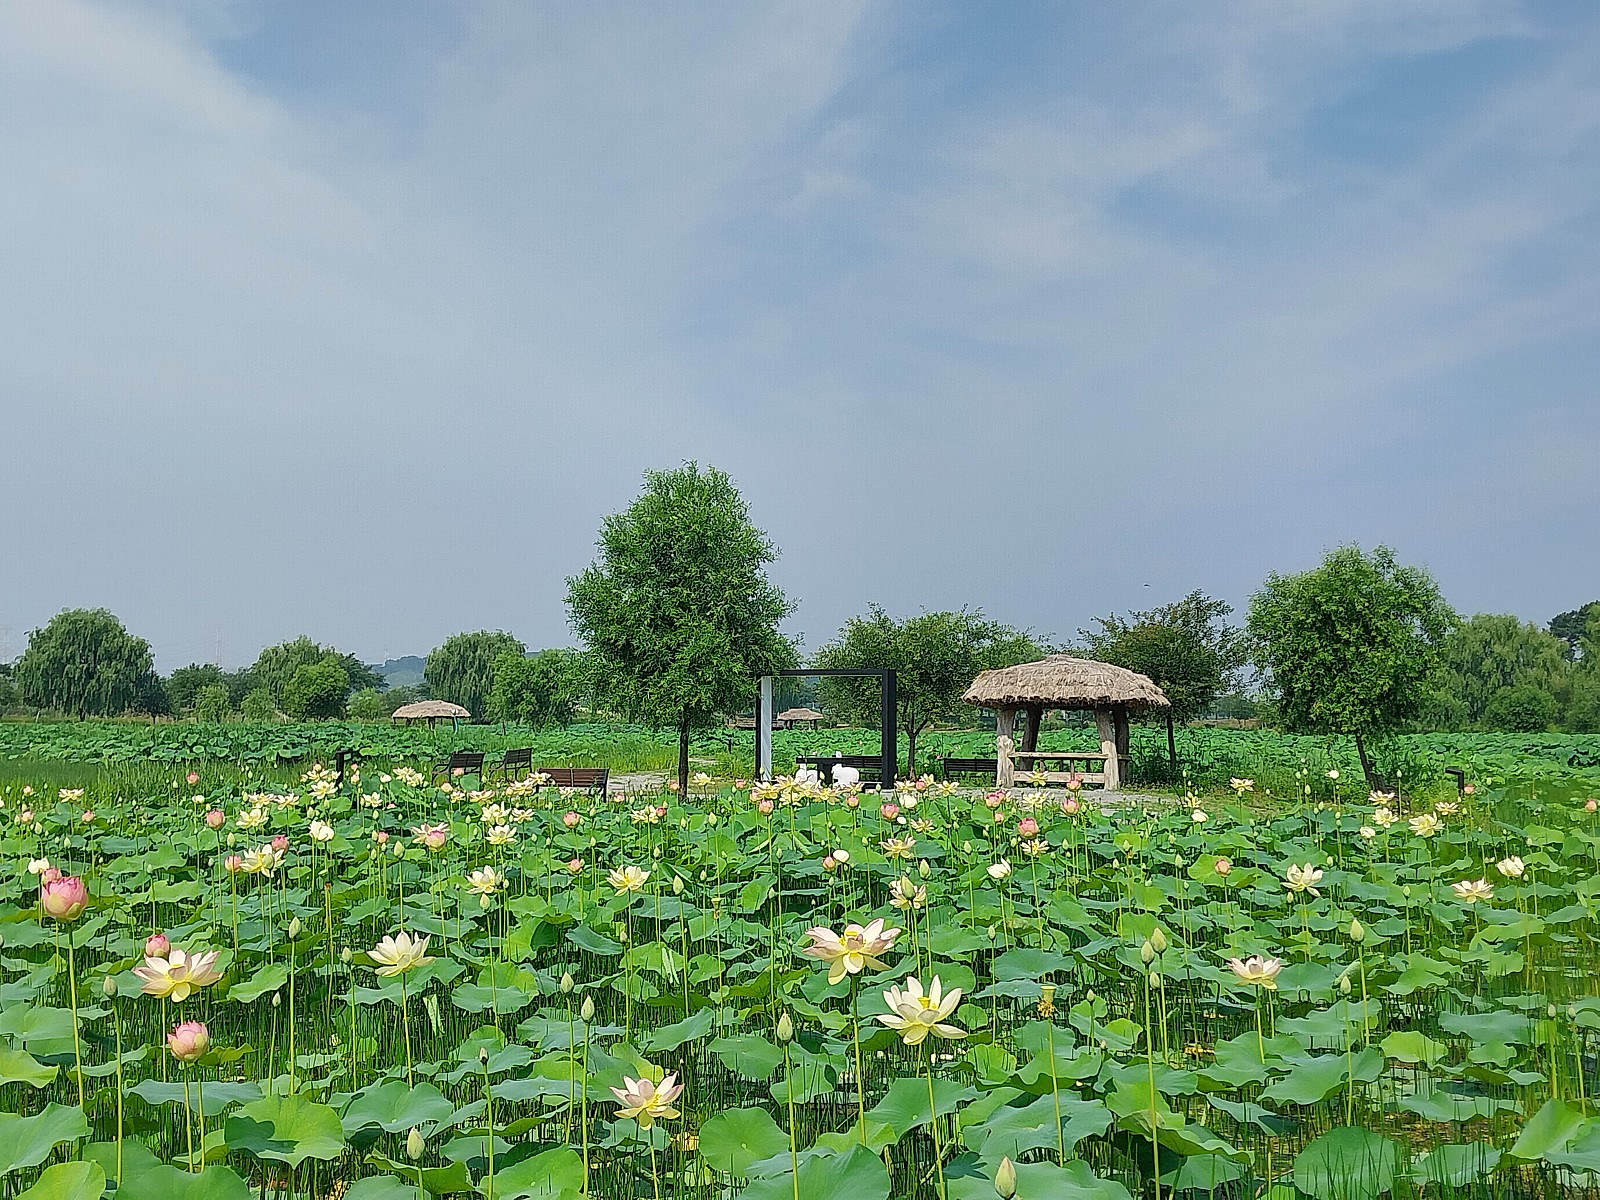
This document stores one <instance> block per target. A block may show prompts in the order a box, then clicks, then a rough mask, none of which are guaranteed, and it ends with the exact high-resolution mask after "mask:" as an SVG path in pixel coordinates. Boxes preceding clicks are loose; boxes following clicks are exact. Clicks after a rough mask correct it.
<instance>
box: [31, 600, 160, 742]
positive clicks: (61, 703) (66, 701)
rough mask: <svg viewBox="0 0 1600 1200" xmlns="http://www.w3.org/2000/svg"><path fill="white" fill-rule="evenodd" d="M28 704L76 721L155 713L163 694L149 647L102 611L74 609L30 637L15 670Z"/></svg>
mask: <svg viewBox="0 0 1600 1200" xmlns="http://www.w3.org/2000/svg"><path fill="white" fill-rule="evenodd" d="M15 676H16V685H17V692H18V694H19V695H20V696H21V698H22V701H23V703H24V704H31V705H33V706H34V707H36V708H49V709H55V710H57V711H59V712H64V713H70V714H72V715H73V716H75V717H108V716H116V715H117V714H119V713H124V712H128V711H129V710H131V709H136V708H145V709H148V708H149V707H150V697H151V696H153V695H154V694H155V693H156V692H158V691H159V685H158V683H157V681H156V676H155V660H154V656H153V655H152V654H151V653H150V643H149V642H147V641H145V640H144V639H143V638H142V637H135V636H134V635H133V634H131V633H129V632H128V631H127V629H126V628H124V627H123V624H122V622H121V621H119V620H117V618H116V617H115V616H113V615H112V614H111V613H110V612H108V611H107V610H106V609H103V608H69V609H66V610H65V611H63V612H59V613H57V614H56V615H55V616H53V617H51V618H50V620H49V622H48V623H47V624H46V625H45V626H44V628H42V629H35V630H33V631H32V632H31V633H29V634H28V648H27V650H25V651H24V652H23V655H22V658H21V659H19V660H18V662H17V665H16V671H15Z"/></svg>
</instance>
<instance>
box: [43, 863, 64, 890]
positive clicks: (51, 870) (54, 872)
mask: <svg viewBox="0 0 1600 1200" xmlns="http://www.w3.org/2000/svg"><path fill="white" fill-rule="evenodd" d="M60 878H61V868H60V867H46V868H45V869H44V870H43V871H42V872H41V873H40V875H39V887H40V888H41V889H42V888H43V887H44V885H45V884H47V883H54V882H55V881H56V880H58V879H60Z"/></svg>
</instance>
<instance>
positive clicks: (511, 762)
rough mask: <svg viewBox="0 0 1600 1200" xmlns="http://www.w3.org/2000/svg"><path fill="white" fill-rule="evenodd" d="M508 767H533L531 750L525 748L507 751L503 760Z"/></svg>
mask: <svg viewBox="0 0 1600 1200" xmlns="http://www.w3.org/2000/svg"><path fill="white" fill-rule="evenodd" d="M503 762H504V764H505V765H506V766H508V767H527V766H532V765H533V750H532V748H531V747H525V748H523V749H520V750H507V751H506V756H505V758H504V760H503Z"/></svg>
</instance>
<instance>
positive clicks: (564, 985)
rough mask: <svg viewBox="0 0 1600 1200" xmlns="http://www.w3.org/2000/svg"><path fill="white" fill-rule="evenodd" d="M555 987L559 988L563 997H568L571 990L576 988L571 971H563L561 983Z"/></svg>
mask: <svg viewBox="0 0 1600 1200" xmlns="http://www.w3.org/2000/svg"><path fill="white" fill-rule="evenodd" d="M557 986H558V987H560V989H561V994H562V995H563V996H570V995H571V994H572V989H573V988H574V987H576V986H577V980H575V979H573V978H572V972H571V971H563V972H561V982H560V983H559V984H558V985H557Z"/></svg>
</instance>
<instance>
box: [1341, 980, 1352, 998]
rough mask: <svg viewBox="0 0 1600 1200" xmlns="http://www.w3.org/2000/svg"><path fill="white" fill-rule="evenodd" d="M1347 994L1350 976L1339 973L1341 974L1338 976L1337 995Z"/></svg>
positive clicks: (1348, 992)
mask: <svg viewBox="0 0 1600 1200" xmlns="http://www.w3.org/2000/svg"><path fill="white" fill-rule="evenodd" d="M1349 994H1350V976H1348V975H1341V976H1339V995H1341V996H1348V995H1349Z"/></svg>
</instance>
